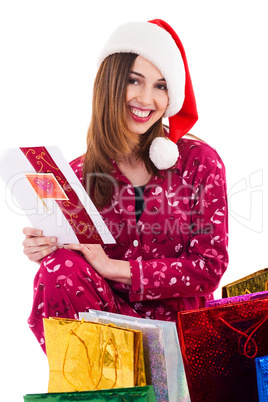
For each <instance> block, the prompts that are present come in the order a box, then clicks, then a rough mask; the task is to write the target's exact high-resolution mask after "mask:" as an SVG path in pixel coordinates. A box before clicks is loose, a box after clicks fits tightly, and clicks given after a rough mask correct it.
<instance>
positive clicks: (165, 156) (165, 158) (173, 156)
mask: <svg viewBox="0 0 268 402" xmlns="http://www.w3.org/2000/svg"><path fill="white" fill-rule="evenodd" d="M149 156H150V159H151V161H152V162H153V164H154V165H155V166H156V167H157V169H159V170H164V169H169V168H171V167H172V166H174V165H175V163H176V162H177V159H178V157H179V151H178V146H177V144H175V143H174V142H173V141H170V140H168V139H167V138H164V137H156V138H155V139H154V140H153V141H152V143H151V145H150V149H149Z"/></svg>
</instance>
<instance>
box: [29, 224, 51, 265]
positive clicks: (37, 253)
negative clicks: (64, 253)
mask: <svg viewBox="0 0 268 402" xmlns="http://www.w3.org/2000/svg"><path fill="white" fill-rule="evenodd" d="M23 233H24V234H25V239H24V240H23V243H22V244H23V247H24V248H23V252H24V254H25V255H26V256H27V257H28V258H29V260H30V261H34V262H37V263H39V262H41V260H42V259H43V258H44V257H46V256H47V255H49V254H51V253H53V251H55V250H56V249H57V238H56V237H50V236H42V231H41V230H39V229H35V228H29V227H26V228H24V229H23Z"/></svg>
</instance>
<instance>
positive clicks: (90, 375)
mask: <svg viewBox="0 0 268 402" xmlns="http://www.w3.org/2000/svg"><path fill="white" fill-rule="evenodd" d="M72 335H73V336H75V337H76V338H77V339H78V340H79V342H81V344H82V345H83V347H84V349H85V351H86V356H87V362H88V365H89V368H90V370H89V378H90V379H91V382H92V383H93V385H94V381H93V378H92V367H91V363H90V358H89V355H88V349H87V345H86V343H85V341H84V340H83V339H82V338H80V336H79V335H77V334H76V333H75V332H74V331H73V330H71V331H70V332H69V334H68V344H67V348H66V352H65V355H64V359H63V365H62V374H63V377H64V378H65V380H66V381H67V382H68V383H69V384H70V385H71V386H72V387H73V388H76V387H75V385H74V384H72V383H71V381H69V380H68V378H67V377H66V375H65V364H66V359H67V353H68V350H69V346H70V339H71V336H72ZM109 342H111V343H112V345H113V347H114V355H115V358H114V370H115V380H114V383H113V385H112V387H111V388H114V387H115V385H116V382H117V369H116V363H117V359H118V357H119V354H118V349H117V347H116V345H115V343H114V341H113V339H112V338H111V337H109V338H108V339H107V340H106V342H105V345H104V348H103V353H102V357H101V372H100V378H99V379H98V381H97V383H96V384H95V385H94V388H93V389H92V391H93V390H95V389H97V387H98V385H99V383H100V382H101V379H102V376H103V366H104V355H105V352H106V349H107V346H108V343H109ZM76 391H79V390H76Z"/></svg>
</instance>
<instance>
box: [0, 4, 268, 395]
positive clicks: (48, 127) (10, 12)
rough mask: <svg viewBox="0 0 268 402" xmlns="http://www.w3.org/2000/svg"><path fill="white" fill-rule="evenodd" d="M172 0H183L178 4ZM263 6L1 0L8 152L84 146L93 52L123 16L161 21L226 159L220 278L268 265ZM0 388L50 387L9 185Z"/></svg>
mask: <svg viewBox="0 0 268 402" xmlns="http://www.w3.org/2000/svg"><path fill="white" fill-rule="evenodd" d="M174 5H175V6H174ZM266 17H267V4H266V1H265V0H263V1H261V0H254V1H252V0H251V1H247V0H243V1H241V0H225V1H215V0H202V1H200V0H191V1H189V0H185V1H180V0H177V1H168V0H166V1H162V0H161V1H157V0H146V1H144V0H142V1H140V0H135V1H134V2H129V1H125V0H113V1H110V0H107V1H104V0H98V1H91V0H73V1H70V0H45V1H40V0H32V1H30V0H23V1H21V0H17V1H16V0H5V1H1V5H0V58H1V61H0V133H1V134H0V137H1V139H0V141H1V148H3V147H14V146H33V145H58V146H59V147H60V148H61V150H62V152H63V154H64V155H65V157H66V159H67V160H72V159H74V158H75V157H76V156H78V155H80V154H82V153H83V152H84V151H85V144H86V142H85V139H86V133H87V128H88V125H89V121H90V113H91V92H92V84H93V80H94V76H95V73H96V58H97V56H98V53H99V50H100V47H101V46H102V45H103V44H104V42H105V40H106V39H107V37H108V35H109V34H110V33H111V32H112V31H113V30H114V28H115V27H117V26H118V25H119V24H120V23H123V22H128V21H135V20H141V21H144V20H148V19H153V18H161V19H164V20H166V21H167V22H168V23H169V24H170V25H171V26H172V27H173V28H174V29H175V30H176V31H177V33H178V34H179V36H180V37H181V40H182V42H183V44H184V47H185V49H186V53H187V58H188V62H189V66H190V72H191V76H192V80H193V85H194V89H195V93H196V99H197V105H198V111H199V121H198V123H197V124H196V125H195V126H194V128H193V129H192V130H191V132H192V133H193V134H195V135H197V136H199V137H201V138H202V139H203V140H205V141H206V142H208V143H209V144H210V145H212V146H213V147H215V148H216V149H217V151H218V152H219V154H220V155H221V156H222V158H223V160H224V163H225V166H226V169H227V180H228V198H229V212H230V215H229V216H230V218H229V227H230V247H229V250H230V264H229V268H228V270H227V272H226V274H225V275H224V277H223V279H222V282H221V285H220V288H219V289H218V290H217V292H216V295H215V296H216V297H220V295H221V286H222V285H223V284H226V283H229V282H231V281H233V280H235V279H238V278H241V277H242V276H244V275H247V274H250V273H252V272H255V271H257V270H259V269H263V268H265V267H266V266H268V255H267V246H268V245H267V232H268V225H267V223H268V222H267V208H266V203H267V186H268V182H267V171H268V162H267V141H266V137H267V135H268V125H267V92H268V91H267V90H268V85H267V84H268V80H267V71H268V57H267V39H268V28H267V18H266ZM0 186H1V188H0V191H1V193H0V194H1V196H0V210H1V216H2V219H1V254H0V258H1V267H0V270H1V282H0V286H1V291H0V297H1V303H0V308H1V332H0V334H1V335H0V336H1V342H0V347H1V350H0V356H1V369H2V370H1V384H2V385H1V396H0V399H1V400H3V401H5V402H17V401H22V400H23V395H24V394H26V393H41V392H46V390H47V382H48V366H47V360H46V357H45V355H44V354H43V352H42V351H41V349H40V347H39V345H38V343H37V342H36V340H35V338H34V336H33V335H32V333H31V331H30V330H29V329H28V326H27V317H28V315H29V313H30V309H31V301H32V282H33V277H34V275H35V272H36V269H37V266H36V265H35V264H33V263H30V262H28V261H27V259H26V257H25V256H24V255H23V253H22V245H21V243H22V240H23V235H22V233H21V230H22V228H23V227H24V226H26V225H28V222H27V220H26V218H24V217H23V216H18V215H15V214H14V213H12V212H11V210H10V209H9V207H8V206H7V204H6V201H5V186H4V184H3V183H2V182H1V184H0Z"/></svg>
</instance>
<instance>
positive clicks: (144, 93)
mask: <svg viewBox="0 0 268 402" xmlns="http://www.w3.org/2000/svg"><path fill="white" fill-rule="evenodd" d="M137 100H138V101H139V102H140V103H142V104H143V105H151V104H152V103H153V94H152V90H151V89H150V88H147V87H145V86H144V87H142V88H141V89H140V91H139V94H138V96H137Z"/></svg>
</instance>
